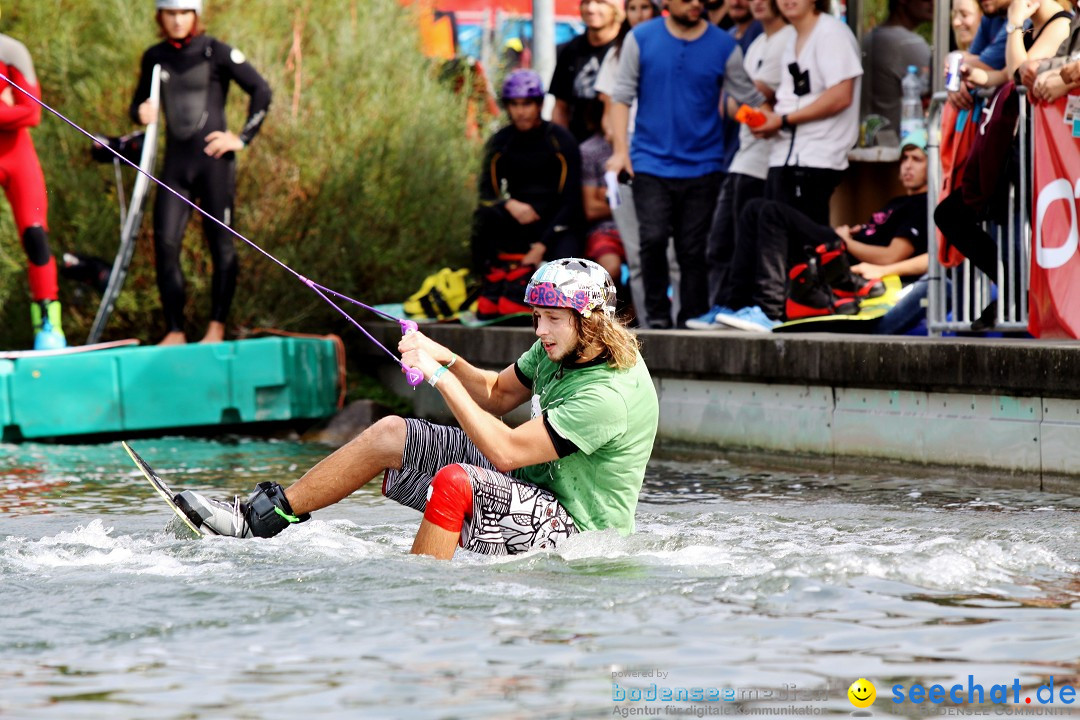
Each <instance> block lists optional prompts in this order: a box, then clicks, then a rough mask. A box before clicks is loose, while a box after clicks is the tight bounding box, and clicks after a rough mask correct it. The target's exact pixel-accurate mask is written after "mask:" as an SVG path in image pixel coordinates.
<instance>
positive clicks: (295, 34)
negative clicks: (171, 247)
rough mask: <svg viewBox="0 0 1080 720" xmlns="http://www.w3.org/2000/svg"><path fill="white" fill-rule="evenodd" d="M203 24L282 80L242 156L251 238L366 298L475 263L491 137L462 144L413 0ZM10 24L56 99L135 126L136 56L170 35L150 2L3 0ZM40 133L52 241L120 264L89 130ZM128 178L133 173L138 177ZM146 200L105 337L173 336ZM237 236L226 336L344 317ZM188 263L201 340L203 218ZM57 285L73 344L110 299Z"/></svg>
mask: <svg viewBox="0 0 1080 720" xmlns="http://www.w3.org/2000/svg"><path fill="white" fill-rule="evenodd" d="M204 20H205V23H206V26H207V30H208V32H209V34H211V35H213V36H215V37H218V38H220V39H221V40H223V41H224V42H226V43H228V44H230V45H232V46H234V47H236V48H239V49H241V50H243V51H244V53H245V54H246V55H247V56H248V58H249V59H250V61H251V62H252V64H253V65H254V66H255V67H256V68H257V69H258V70H259V71H260V72H261V73H262V74H263V75H264V76H265V77H266V78H267V80H268V81H269V82H270V85H271V87H272V88H273V90H274V101H273V104H272V106H271V110H270V114H269V117H268V118H267V120H266V122H265V123H264V125H263V129H262V131H261V133H260V134H259V136H258V137H257V138H256V139H255V141H254V142H253V143H252V145H251V147H250V148H248V149H246V150H244V151H243V152H242V153H241V156H240V160H239V164H238V189H237V198H236V218H235V226H236V229H237V230H238V231H239V232H240V233H242V234H243V235H245V236H246V237H248V238H250V239H251V240H252V241H254V242H255V243H257V244H258V245H259V246H260V247H262V248H263V249H265V250H266V251H267V252H269V253H271V254H273V255H274V256H276V257H278V258H279V259H280V260H282V261H283V262H285V263H287V264H288V265H290V266H292V267H293V268H295V269H296V270H297V272H300V273H302V274H303V275H305V276H307V277H310V278H312V279H314V280H316V281H318V282H319V283H321V284H323V285H326V286H328V287H331V288H334V289H336V290H339V291H340V292H343V293H345V294H346V295H350V296H352V297H356V298H358V299H361V300H363V301H364V302H367V303H380V302H388V301H395V300H400V299H403V298H404V297H405V296H406V295H408V294H409V293H411V292H412V291H413V290H414V289H415V288H416V287H418V286H419V284H420V282H421V280H422V279H423V277H424V276H425V275H427V274H428V273H430V272H432V271H433V270H435V269H438V268H439V267H442V266H444V265H451V266H455V267H460V266H462V265H463V264H465V263H466V262H467V258H468V252H467V244H468V232H469V218H470V214H471V211H472V207H473V205H474V203H475V190H474V182H473V174H474V172H475V170H476V168H477V166H478V163H479V156H480V152H481V147H480V145H479V143H478V142H474V141H467V140H466V139H465V134H464V120H463V119H464V117H465V109H464V104H463V99H462V97H461V96H459V95H456V94H454V93H453V92H452V90H451V89H450V88H448V87H447V86H446V85H444V84H441V83H440V81H439V79H438V69H437V68H436V67H434V66H433V65H432V63H430V62H429V61H427V60H426V59H424V58H423V57H422V55H421V53H420V51H419V49H418V37H417V33H416V31H415V28H414V26H413V25H412V23H411V22H410V19H409V16H408V11H406V10H403V9H401V8H400V7H399V5H398V3H396V2H392V1H391V0H320V1H319V2H310V1H308V2H303V3H296V2H287V1H286V0H263V1H262V2H259V3H257V4H256V5H252V4H251V3H242V2H238V1H237V0H208V2H207V4H206V15H205V18H204ZM0 30H2V31H3V32H6V33H8V34H10V35H12V36H13V37H16V38H18V39H19V40H21V41H22V42H24V43H25V44H26V46H27V47H28V48H29V50H30V52H31V54H32V55H33V57H34V62H35V65H36V69H37V73H38V76H39V80H40V82H41V85H42V93H43V97H44V99H45V102H47V103H49V104H50V105H52V106H53V107H55V108H56V109H57V110H59V111H60V112H61V113H63V114H65V115H67V116H68V117H69V118H71V120H72V121H74V122H75V123H77V124H79V125H81V126H82V127H84V128H86V129H88V130H89V131H91V132H98V133H105V134H112V135H115V134H121V133H124V132H128V131H130V130H132V129H133V127H132V125H131V123H130V120H129V119H128V114H127V111H128V105H129V103H130V101H131V95H132V92H133V90H134V86H135V83H136V81H137V75H138V64H139V58H140V57H141V55H142V53H143V51H144V50H145V49H146V48H147V47H149V46H150V45H151V44H153V43H155V42H157V41H158V40H157V34H156V33H157V26H156V24H155V23H154V15H153V3H152V2H151V0H97V1H96V2H93V3H71V2H61V1H60V0H37V1H36V2H27V3H19V4H18V5H15V6H12V5H9V4H6V3H5V7H4V15H3V19H2V21H0ZM297 51H299V52H297ZM246 110H247V96H246V95H245V94H244V93H243V91H242V90H240V89H239V88H238V87H233V88H232V91H231V93H230V102H229V121H230V127H232V128H234V129H237V128H239V127H240V126H241V125H242V124H243V120H244V118H245V116H246ZM32 132H33V138H34V142H35V145H36V147H37V150H38V155H39V157H40V158H41V162H42V166H43V168H44V172H45V178H46V183H47V185H48V190H49V203H50V207H49V224H50V240H51V243H52V246H53V253H54V254H55V255H56V256H57V257H58V258H59V256H60V254H61V253H62V252H64V251H68V250H75V251H79V252H83V253H89V254H93V255H98V256H101V257H104V258H108V259H109V260H110V261H111V259H112V257H113V255H114V254H115V251H116V246H117V241H118V235H119V213H118V202H117V195H116V190H115V184H114V182H113V169H112V167H111V166H109V165H97V164H94V163H93V162H92V161H91V160H90V158H89V152H88V151H89V147H90V142H89V140H87V139H86V138H85V137H84V136H83V135H82V134H80V133H79V132H77V131H76V130H75V129H73V128H71V127H70V126H68V125H67V124H65V123H64V122H62V121H61V120H60V119H59V118H57V117H55V116H54V115H52V114H50V113H45V115H44V116H43V119H42V123H41V125H40V126H39V127H38V128H36V129H34V130H33V131H32ZM159 157H160V156H159ZM159 167H160V161H159ZM132 178H133V174H132V171H127V173H126V179H127V183H128V185H129V186H130V183H131V180H132ZM152 201H153V199H152V197H151V199H150V202H149V203H148V204H147V215H146V219H145V220H144V223H143V231H142V233H141V235H140V237H139V239H138V245H137V250H136V253H135V257H134V260H133V261H132V265H131V273H130V275H129V276H128V279H127V283H126V285H125V288H124V292H123V294H122V295H121V297H120V300H119V302H118V304H117V309H116V314H115V315H114V318H113V320H112V322H111V323H110V325H109V327H108V329H107V330H106V338H118V337H139V338H141V339H143V340H144V341H153V340H156V339H157V338H158V337H160V335H161V334H162V332H163V327H162V324H161V313H160V302H159V298H158V293H157V286H156V281H155V275H154V267H153V243H152V238H151V232H150V225H151V223H150V216H151V214H152V213H151V207H152ZM0 205H4V209H3V213H4V215H3V217H2V219H0V268H2V271H3V272H2V275H0V322H3V325H2V327H3V328H4V330H3V331H2V332H0V338H2V340H0V347H16V346H27V345H28V344H29V343H30V328H29V321H28V307H27V304H28V300H27V292H26V279H25V265H26V260H25V257H24V255H23V252H22V248H21V245H20V240H19V238H18V237H16V233H15V231H14V225H13V224H12V222H11V218H10V213H9V211H8V209H7V207H6V203H0ZM237 244H238V246H239V247H238V252H239V255H240V262H241V269H240V280H239V287H238V290H237V296H236V300H235V302H234V304H233V310H232V314H231V316H230V319H229V329H230V332H231V333H234V334H242V333H243V332H245V331H246V330H247V329H250V328H254V327H257V326H262V327H267V326H269V327H277V328H281V329H288V330H297V331H305V332H326V331H339V332H340V331H342V330H343V329H345V324H344V321H343V319H342V318H341V317H340V316H339V315H338V314H337V313H336V312H335V311H334V310H333V309H332V308H330V307H329V306H328V305H326V304H325V303H323V302H322V301H321V300H320V299H319V298H318V297H317V296H316V295H315V294H314V293H312V292H311V291H310V290H309V289H308V288H306V287H305V286H304V285H302V284H301V283H299V282H297V281H296V280H295V279H294V278H293V277H292V276H291V275H290V274H289V273H287V272H286V271H284V270H283V269H281V268H280V267H278V266H277V265H276V264H274V263H272V262H271V261H269V260H268V259H266V258H265V257H263V256H262V255H261V254H260V253H258V252H257V251H256V250H254V249H252V248H250V247H248V246H246V245H245V244H244V243H242V242H241V241H239V240H237ZM182 262H183V267H184V273H185V275H186V277H187V280H188V296H189V300H188V308H187V315H188V318H189V328H188V333H189V336H191V337H192V339H197V338H198V337H199V336H201V333H202V330H203V328H204V326H205V323H206V318H207V316H208V314H209V284H210V255H209V252H208V250H207V249H206V246H205V242H204V241H203V239H202V229H201V222H200V220H199V219H197V218H195V219H193V221H192V222H191V223H190V224H189V227H188V234H187V236H186V237H185V240H184V253H183V258H182ZM61 297H62V300H63V301H64V310H65V330H66V332H67V333H68V336H69V341H70V342H75V343H79V342H82V340H83V338H85V336H86V333H87V331H88V329H89V325H90V322H91V321H92V320H93V317H94V313H95V312H96V310H97V304H98V296H97V294H96V293H93V292H89V291H87V290H86V289H84V288H79V287H75V286H74V285H73V284H72V283H69V282H66V281H63V280H62V281H61ZM355 315H356V316H357V317H358V318H359V319H361V320H362V321H363V319H365V317H370V316H365V315H364V313H362V312H359V313H355Z"/></svg>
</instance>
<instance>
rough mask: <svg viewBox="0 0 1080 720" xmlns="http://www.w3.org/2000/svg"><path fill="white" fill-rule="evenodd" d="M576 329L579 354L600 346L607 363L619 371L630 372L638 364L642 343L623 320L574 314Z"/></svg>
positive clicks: (600, 314) (599, 313) (603, 315)
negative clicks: (638, 353)
mask: <svg viewBox="0 0 1080 720" xmlns="http://www.w3.org/2000/svg"><path fill="white" fill-rule="evenodd" d="M573 318H574V328H575V329H576V330H577V334H578V346H577V353H578V355H579V356H580V354H581V353H582V351H584V350H585V349H587V348H590V347H594V346H597V345H599V346H600V347H601V348H603V354H604V355H606V356H607V359H608V360H607V363H608V365H610V366H611V367H613V368H616V369H617V370H629V369H630V368H632V367H634V365H636V364H637V352H638V349H639V348H640V347H641V342H640V341H639V340H638V338H637V336H636V335H634V333H633V332H631V331H630V329H629V328H627V327H626V325H625V324H624V323H623V321H622V320H620V319H619V318H617V317H615V316H608V315H607V314H606V313H603V312H594V313H591V314H590V315H589V317H587V318H586V317H582V316H581V315H579V314H577V313H576V312H575V313H573Z"/></svg>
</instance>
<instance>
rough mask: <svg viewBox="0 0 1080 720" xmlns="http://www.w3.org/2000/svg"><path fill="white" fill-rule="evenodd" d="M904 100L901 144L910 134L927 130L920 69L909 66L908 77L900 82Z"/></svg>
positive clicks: (902, 103)
mask: <svg viewBox="0 0 1080 720" xmlns="http://www.w3.org/2000/svg"><path fill="white" fill-rule="evenodd" d="M900 89H901V91H902V94H903V99H902V101H901V103H900V143H901V144H903V142H904V138H906V137H907V136H908V135H909V134H910V133H912V132H915V131H917V130H924V129H925V128H926V118H925V117H924V116H923V107H922V80H920V79H919V69H918V68H917V67H915V66H914V65H908V68H907V75H905V76H904V78H903V79H902V80H901V81H900Z"/></svg>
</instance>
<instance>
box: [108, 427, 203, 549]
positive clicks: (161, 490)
mask: <svg viewBox="0 0 1080 720" xmlns="http://www.w3.org/2000/svg"><path fill="white" fill-rule="evenodd" d="M120 444H121V445H123V446H124V449H125V450H127V454H128V455H129V456H131V459H132V460H134V461H135V465H136V466H137V467H138V468H139V470H140V471H141V472H142V474H143V477H145V478H146V481H147V482H148V483H150V485H151V486H152V487H153V488H154V489H155V490H157V492H158V495H160V496H161V497H162V498H163V499H164V500H165V503H166V504H167V505H168V506H169V507H171V508H172V509H173V512H174V513H176V516H177V517H178V518H180V520H182V521H183V523H184V524H185V525H187V526H188V528H189V529H190V530H191V532H193V533H195V536H196V537H202V534H203V533H202V531H201V530H199V528H197V527H195V525H193V524H192V522H191V520H189V519H188V516H187V515H185V514H184V511H183V510H181V509H180V507H179V506H178V505H177V504H176V502H175V501H174V500H173V495H174V493H173V491H172V490H171V489H170V488H169V486H168V485H166V484H165V481H164V480H162V479H161V478H160V477H158V474H157V473H156V472H154V468H152V467H150V465H148V464H147V462H146V461H145V460H143V459H142V458H141V457H139V453H137V452H135V451H134V450H132V449H131V446H130V445H128V444H127V443H126V442H124V441H122V440H121V441H120Z"/></svg>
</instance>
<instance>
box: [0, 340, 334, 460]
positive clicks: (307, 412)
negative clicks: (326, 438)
mask: <svg viewBox="0 0 1080 720" xmlns="http://www.w3.org/2000/svg"><path fill="white" fill-rule="evenodd" d="M339 382H340V381H339V366H338V359H337V355H336V349H335V343H334V341H333V340H330V339H323V338H292V337H271V338H259V339H253V340H237V341H231V342H223V343H217V344H212V345H198V344H189V345H174V346H169V347H158V346H148V347H124V348H116V349H110V350H97V351H94V352H85V353H78V354H72V355H58V356H52V357H40V358H35V357H20V358H17V359H11V360H5V359H0V428H2V431H3V440H4V441H5V442H16V441H18V440H21V439H34V438H55V437H68V436H72V435H100V434H111V433H122V432H145V431H155V430H162V431H164V430H174V429H177V430H179V429H183V428H194V427H206V426H214V425H230V426H235V425H239V424H245V423H265V422H283V421H297V420H313V419H318V418H325V417H329V416H330V415H332V414H333V413H334V412H335V411H336V410H337V407H338V395H339V390H340V387H339Z"/></svg>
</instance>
